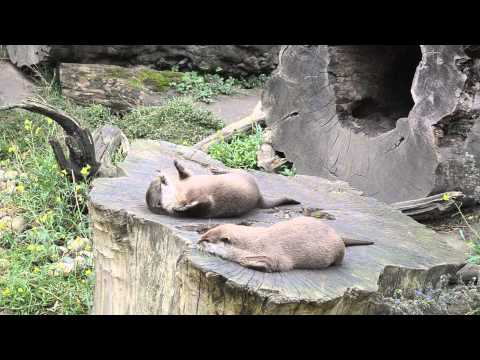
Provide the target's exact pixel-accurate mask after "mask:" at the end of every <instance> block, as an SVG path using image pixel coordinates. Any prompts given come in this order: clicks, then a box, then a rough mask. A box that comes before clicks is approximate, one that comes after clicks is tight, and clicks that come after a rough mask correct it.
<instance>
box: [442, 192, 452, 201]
mask: <svg viewBox="0 0 480 360" xmlns="http://www.w3.org/2000/svg"><path fill="white" fill-rule="evenodd" d="M442 200H443V201H449V200H450V194H449V193H445V194H443V196H442Z"/></svg>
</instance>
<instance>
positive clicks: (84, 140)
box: [0, 99, 128, 181]
mask: <svg viewBox="0 0 480 360" xmlns="http://www.w3.org/2000/svg"><path fill="white" fill-rule="evenodd" d="M12 109H24V110H28V111H31V112H34V113H37V114H41V115H44V116H47V117H49V118H51V119H52V120H54V121H55V122H56V123H57V124H59V125H60V126H61V127H62V129H63V130H64V132H65V134H66V136H65V144H66V146H67V148H68V150H69V157H68V158H67V157H66V156H65V154H64V152H63V149H62V146H61V145H60V143H59V141H58V140H56V139H49V143H50V145H51V146H52V149H53V153H54V154H55V158H56V160H57V162H58V164H59V166H60V168H61V169H62V170H66V171H67V173H68V175H69V176H71V174H72V172H73V176H74V177H75V179H76V181H78V180H80V179H83V178H84V176H83V175H82V173H81V170H82V169H83V168H84V167H85V166H87V165H90V172H89V174H88V176H87V177H86V178H90V177H93V176H95V175H96V174H97V173H98V172H99V170H100V168H102V171H101V174H104V175H106V176H116V174H117V173H118V172H117V168H116V167H115V166H113V165H112V164H111V161H110V158H111V156H112V155H113V154H114V152H115V151H116V149H117V148H118V147H119V146H122V147H123V149H124V151H125V152H126V151H128V140H127V138H126V136H125V135H124V134H123V133H122V131H121V130H120V129H119V128H117V127H114V126H108V125H107V126H105V127H103V128H101V129H99V130H98V131H97V132H96V133H95V134H96V136H95V139H94V138H93V137H92V134H91V132H90V130H89V129H88V128H83V127H82V126H81V125H80V122H79V121H77V120H76V119H74V118H73V117H71V116H70V115H68V114H65V113H64V112H62V111H60V110H58V109H56V108H54V107H52V106H50V105H48V104H47V103H45V102H41V101H38V100H36V99H27V100H25V101H23V102H21V103H19V104H14V105H8V106H3V107H0V111H4V110H12ZM101 174H100V175H101Z"/></svg>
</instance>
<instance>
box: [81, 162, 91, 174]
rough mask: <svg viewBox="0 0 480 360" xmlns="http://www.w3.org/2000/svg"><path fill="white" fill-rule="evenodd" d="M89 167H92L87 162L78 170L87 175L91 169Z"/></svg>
mask: <svg viewBox="0 0 480 360" xmlns="http://www.w3.org/2000/svg"><path fill="white" fill-rule="evenodd" d="M91 168H92V167H91V166H90V165H89V164H87V166H84V167H83V168H82V170H80V173H81V174H82V175H83V176H88V174H90V169H91Z"/></svg>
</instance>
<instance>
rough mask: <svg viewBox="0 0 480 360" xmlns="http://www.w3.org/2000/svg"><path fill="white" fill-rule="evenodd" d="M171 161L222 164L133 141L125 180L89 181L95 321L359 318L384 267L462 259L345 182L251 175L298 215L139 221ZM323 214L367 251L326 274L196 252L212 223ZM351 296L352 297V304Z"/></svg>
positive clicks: (369, 308)
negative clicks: (278, 269)
mask: <svg viewBox="0 0 480 360" xmlns="http://www.w3.org/2000/svg"><path fill="white" fill-rule="evenodd" d="M173 159H178V160H180V161H181V162H182V163H183V164H184V165H185V166H187V167H188V168H190V169H191V170H192V172H193V173H196V174H201V173H208V169H207V167H208V166H209V165H210V166H214V167H218V168H222V167H223V166H222V164H221V163H219V162H217V161H214V160H212V159H210V158H209V157H208V156H207V155H206V154H205V153H203V152H201V151H198V150H194V149H192V148H186V147H182V146H176V145H173V144H169V143H165V142H156V141H147V140H137V141H135V142H134V143H132V144H131V147H130V151H129V154H128V156H127V158H126V159H125V161H124V162H123V163H122V164H120V165H119V167H121V168H122V170H123V172H124V173H125V174H126V175H125V176H123V177H118V178H98V179H95V180H94V183H93V189H92V191H91V193H90V199H89V210H90V216H91V221H92V228H93V242H94V258H95V272H96V286H95V295H94V310H93V311H94V313H95V314H336V313H338V314H366V313H378V312H379V311H381V309H382V307H381V306H380V307H379V306H376V305H375V306H373V305H371V302H372V300H371V299H372V297H371V296H372V294H375V293H376V292H377V290H378V286H377V281H378V279H379V275H380V274H381V273H382V272H383V270H384V268H385V267H386V266H388V265H393V266H399V267H406V268H418V269H428V268H430V267H432V266H436V265H440V264H444V263H459V262H462V261H463V260H464V257H465V251H464V250H465V249H464V248H462V250H456V249H454V247H453V245H451V243H450V241H453V239H452V240H449V239H447V240H445V238H440V237H438V236H437V235H436V234H435V233H434V232H433V231H432V230H430V229H428V228H426V227H425V226H423V225H421V224H419V223H417V222H415V221H414V220H412V219H411V218H409V217H408V216H406V215H404V214H402V213H401V212H400V211H398V210H395V209H393V208H391V207H389V206H388V205H386V204H384V203H382V202H380V201H378V200H375V199H373V198H369V197H365V196H363V195H362V193H361V192H359V191H356V190H354V189H353V188H351V187H350V186H349V185H348V184H346V183H345V182H340V181H337V182H331V181H328V180H325V179H321V178H317V177H312V176H295V177H284V176H280V175H275V174H268V173H262V172H258V171H252V174H253V175H254V176H255V177H256V179H257V182H258V184H259V187H260V189H261V191H262V192H263V193H264V194H265V195H266V196H272V197H274V196H281V195H285V194H288V195H289V196H291V197H293V198H295V199H297V200H299V201H301V202H302V205H300V206H299V205H296V206H287V207H279V208H276V209H266V210H261V209H258V210H255V211H253V212H251V213H249V214H247V215H245V216H243V217H241V218H235V219H211V220H208V219H207V220H205V219H188V218H182V219H179V218H174V217H170V216H162V215H156V214H153V213H151V212H149V211H148V209H147V206H146V204H145V192H146V190H147V187H148V185H149V183H150V181H151V180H152V179H153V178H154V177H155V174H156V170H158V169H161V170H162V171H164V172H170V171H172V172H174V171H175V169H174V166H173ZM312 211H313V212H315V211H317V212H318V211H321V212H322V213H324V214H325V213H327V214H328V216H325V218H326V219H330V220H325V221H328V222H329V223H330V224H331V225H332V226H333V227H334V228H335V229H336V230H337V231H338V232H339V233H340V234H341V235H342V236H344V237H348V238H353V239H358V240H370V241H374V242H375V245H373V246H364V247H354V248H348V249H347V254H346V257H345V260H344V263H343V265H341V266H336V267H332V268H329V269H326V270H318V271H308V270H294V271H291V272H286V273H273V274H268V273H263V272H258V271H255V270H251V269H247V268H243V267H241V266H240V265H238V264H236V263H232V262H229V261H226V260H223V259H220V258H218V257H215V256H213V255H210V254H208V253H205V252H203V251H201V250H200V249H198V248H197V247H196V243H197V241H198V239H199V238H200V236H201V233H202V232H203V231H205V230H207V229H209V228H211V227H212V226H215V225H217V224H221V223H228V222H230V223H237V224H238V223H243V224H249V225H251V226H261V225H269V224H273V223H276V222H279V221H283V220H286V219H287V218H291V217H296V216H300V215H303V214H304V213H305V212H310V213H311V212H312ZM352 289H354V290H355V291H357V293H356V294H357V295H358V294H360V295H358V296H357V295H355V296H353V295H352V293H351V292H352Z"/></svg>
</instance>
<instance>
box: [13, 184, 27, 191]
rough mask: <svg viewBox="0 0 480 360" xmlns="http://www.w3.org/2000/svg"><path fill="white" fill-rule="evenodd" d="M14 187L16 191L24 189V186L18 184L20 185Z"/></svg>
mask: <svg viewBox="0 0 480 360" xmlns="http://www.w3.org/2000/svg"><path fill="white" fill-rule="evenodd" d="M15 189H16V190H17V192H19V193H22V192H24V191H25V186H23V185H22V184H20V185H17V187H16V188H15Z"/></svg>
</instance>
